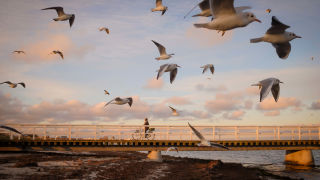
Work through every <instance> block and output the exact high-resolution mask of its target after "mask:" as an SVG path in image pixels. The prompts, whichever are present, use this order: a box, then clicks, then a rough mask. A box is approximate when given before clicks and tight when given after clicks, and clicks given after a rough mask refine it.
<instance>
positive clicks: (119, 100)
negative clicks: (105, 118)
mask: <svg viewBox="0 0 320 180" xmlns="http://www.w3.org/2000/svg"><path fill="white" fill-rule="evenodd" d="M132 102H133V100H132V98H131V97H128V98H120V97H116V98H114V99H112V100H111V101H109V102H108V103H107V104H106V105H104V106H107V105H108V104H117V105H123V104H127V103H128V104H129V106H130V107H131V106H132Z"/></svg>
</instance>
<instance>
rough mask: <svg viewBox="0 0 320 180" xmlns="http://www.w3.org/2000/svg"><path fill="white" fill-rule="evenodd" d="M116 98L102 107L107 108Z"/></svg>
mask: <svg viewBox="0 0 320 180" xmlns="http://www.w3.org/2000/svg"><path fill="white" fill-rule="evenodd" d="M115 99H116V98H114V99H112V100H111V101H109V102H107V104H106V105H104V107H106V106H108V105H109V104H110V103H112V101H114V100H115Z"/></svg>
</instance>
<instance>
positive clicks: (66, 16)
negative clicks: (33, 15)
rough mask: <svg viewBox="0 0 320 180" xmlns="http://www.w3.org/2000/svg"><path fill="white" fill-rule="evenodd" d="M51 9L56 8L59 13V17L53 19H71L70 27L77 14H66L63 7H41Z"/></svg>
mask: <svg viewBox="0 0 320 180" xmlns="http://www.w3.org/2000/svg"><path fill="white" fill-rule="evenodd" d="M49 9H54V10H56V11H57V13H58V17H57V18H54V19H53V20H54V21H66V20H69V24H70V28H71V26H72V24H73V22H74V18H75V15H74V14H65V13H64V11H63V7H60V6H58V7H48V8H44V9H41V10H49Z"/></svg>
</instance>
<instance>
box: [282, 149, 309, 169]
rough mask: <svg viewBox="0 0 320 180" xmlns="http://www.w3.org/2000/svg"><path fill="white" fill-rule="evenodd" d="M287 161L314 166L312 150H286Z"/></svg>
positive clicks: (293, 163)
mask: <svg viewBox="0 0 320 180" xmlns="http://www.w3.org/2000/svg"><path fill="white" fill-rule="evenodd" d="M285 163H288V164H292V165H303V166H314V159H313V154H312V150H286V158H285Z"/></svg>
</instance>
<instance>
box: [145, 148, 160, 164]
mask: <svg viewBox="0 0 320 180" xmlns="http://www.w3.org/2000/svg"><path fill="white" fill-rule="evenodd" d="M147 157H148V159H149V160H150V161H157V162H162V160H163V159H162V156H161V151H158V150H157V151H150V152H149V153H148V156H147Z"/></svg>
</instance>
